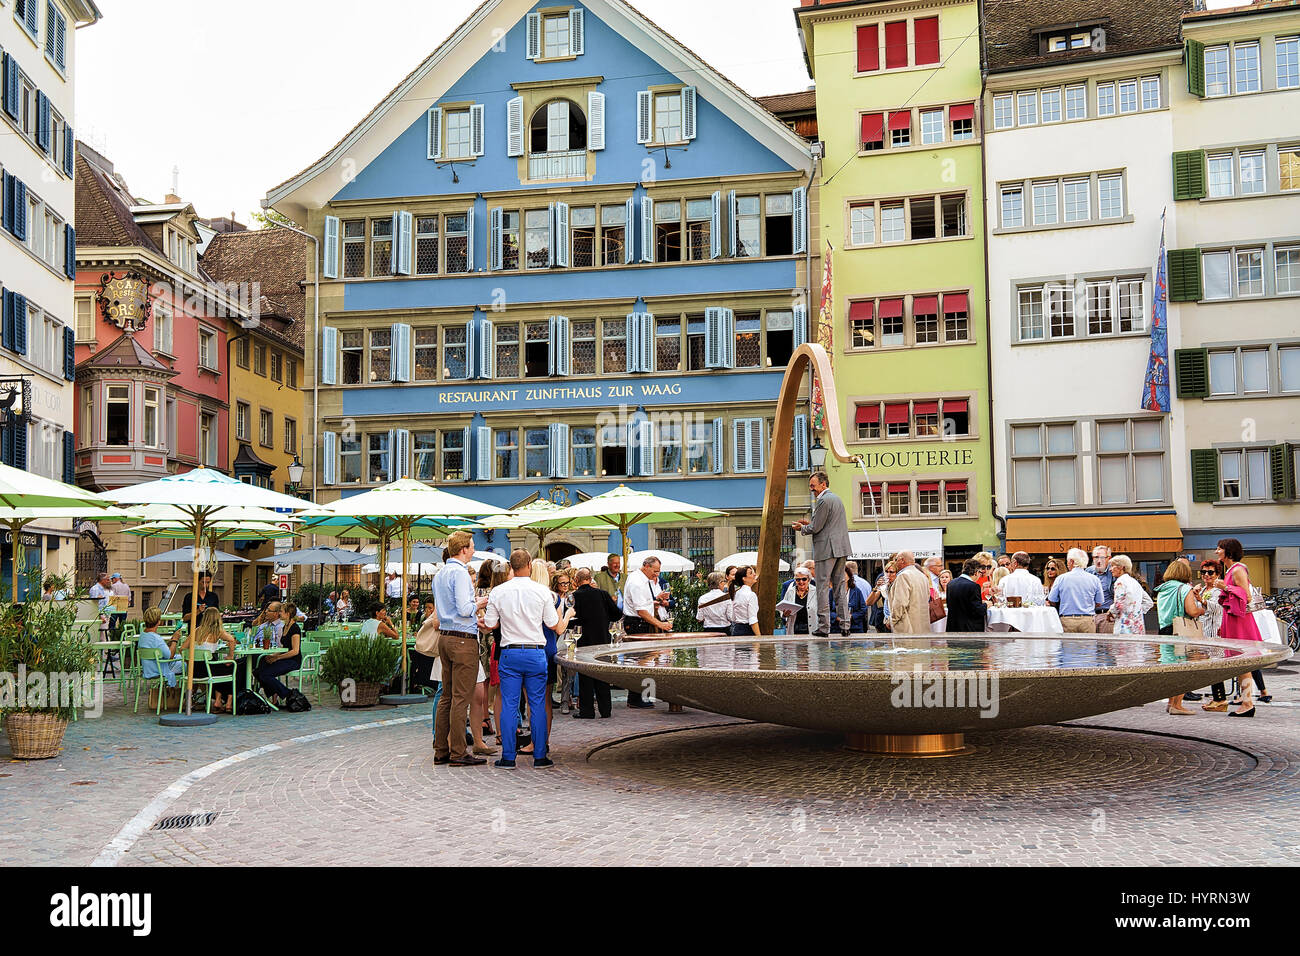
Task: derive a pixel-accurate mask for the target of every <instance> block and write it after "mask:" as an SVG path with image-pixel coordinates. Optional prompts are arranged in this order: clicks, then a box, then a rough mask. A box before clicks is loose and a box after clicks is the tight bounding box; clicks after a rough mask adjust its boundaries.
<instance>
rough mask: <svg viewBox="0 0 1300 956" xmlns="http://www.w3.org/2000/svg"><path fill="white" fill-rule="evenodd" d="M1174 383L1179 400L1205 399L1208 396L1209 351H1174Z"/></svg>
mask: <svg viewBox="0 0 1300 956" xmlns="http://www.w3.org/2000/svg"><path fill="white" fill-rule="evenodd" d="M1174 381H1175V382H1176V385H1177V395H1178V397H1179V398H1205V397H1206V396H1207V395H1209V394H1210V353H1209V350H1208V349H1174Z"/></svg>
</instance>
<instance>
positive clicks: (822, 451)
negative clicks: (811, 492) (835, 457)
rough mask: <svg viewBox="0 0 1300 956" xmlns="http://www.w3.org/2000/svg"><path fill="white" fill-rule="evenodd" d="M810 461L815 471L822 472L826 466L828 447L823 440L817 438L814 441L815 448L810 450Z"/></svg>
mask: <svg viewBox="0 0 1300 956" xmlns="http://www.w3.org/2000/svg"><path fill="white" fill-rule="evenodd" d="M808 460H809V461H811V462H812V466H813V471H821V470H822V468H823V467H824V466H825V464H826V446H824V445H823V444H822V440H821V439H820V438H817V439H815V440H814V441H813V446H812V447H811V448H809V449H808Z"/></svg>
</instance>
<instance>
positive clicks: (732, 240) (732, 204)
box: [727, 189, 736, 259]
mask: <svg viewBox="0 0 1300 956" xmlns="http://www.w3.org/2000/svg"><path fill="white" fill-rule="evenodd" d="M727 255H729V256H731V258H733V259H734V258H736V191H735V190H734V189H733V190H731V192H729V193H727Z"/></svg>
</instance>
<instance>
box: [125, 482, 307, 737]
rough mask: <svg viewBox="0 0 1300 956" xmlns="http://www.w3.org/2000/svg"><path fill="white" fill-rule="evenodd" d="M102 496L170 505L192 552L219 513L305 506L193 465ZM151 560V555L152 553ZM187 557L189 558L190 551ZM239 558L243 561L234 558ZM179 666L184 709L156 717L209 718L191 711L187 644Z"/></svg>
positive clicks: (195, 606)
mask: <svg viewBox="0 0 1300 956" xmlns="http://www.w3.org/2000/svg"><path fill="white" fill-rule="evenodd" d="M105 497H106V498H108V499H109V500H111V501H115V502H117V503H118V504H120V505H171V506H173V507H174V508H176V509H177V510H176V517H175V518H172V519H169V520H174V521H176V522H177V523H178V524H181V525H183V526H184V527H185V528H187V529H189V530H191V531H192V533H193V541H194V544H193V550H194V551H197V550H198V549H199V548H200V547H201V546H202V544H203V536H204V528H205V526H206V525H207V523H208V522H209V521H214V520H219V519H221V518H223V517H224V514H223V512H225V511H228V510H232V509H236V508H249V507H252V508H267V509H276V508H287V509H290V510H291V511H301V510H304V509H306V508H311V507H312V503H311V502H310V501H303V500H302V499H300V498H294V497H293V496H291V495H282V494H280V493H279V492H275V491H271V490H270V489H268V488H259V487H257V486H256V485H252V484H248V483H247V482H243V481H239V480H238V479H237V478H231V477H230V476H229V475H224V474H222V473H221V472H219V471H215V470H213V469H211V468H195V469H193V470H191V471H186V472H182V473H180V474H177V475H168V476H167V477H166V478H159V479H158V480H156V481H145V482H141V483H140V484H138V485H128V486H127V487H125V488H117V489H114V490H113V491H109V492H107V493H106V494H105ZM155 560H157V558H155ZM191 560H193V556H192V552H191ZM239 560H241V561H242V560H244V559H243V558H240V559H239ZM198 590H199V569H198V566H197V565H195V566H194V593H195V594H197V593H198ZM198 620H199V602H198V601H194V602H193V603H192V606H191V608H190V633H191V634H193V633H195V631H196V630H197V629H198ZM187 657H188V660H187V662H186V669H185V714H184V716H183V717H182V716H181V715H173V714H168V715H165V716H163V717H161V718H160V719H159V722H160V723H163V724H165V725H169V726H170V725H182V726H184V725H196V724H209V723H213V722H215V720H216V718H215V717H213V716H212V715H210V714H206V715H195V714H194V713H193V708H192V704H191V696H192V695H191V690H192V688H193V686H194V644H193V642H191V643H190V652H189V654H188V655H187Z"/></svg>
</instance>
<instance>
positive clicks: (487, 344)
mask: <svg viewBox="0 0 1300 956" xmlns="http://www.w3.org/2000/svg"><path fill="white" fill-rule="evenodd" d="M477 344H478V377H479V378H496V364H497V363H496V344H497V339H496V329H494V328H493V327H492V323H491V322H488V321H487V320H484V321H482V322H480V323H479V324H478V342H477Z"/></svg>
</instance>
